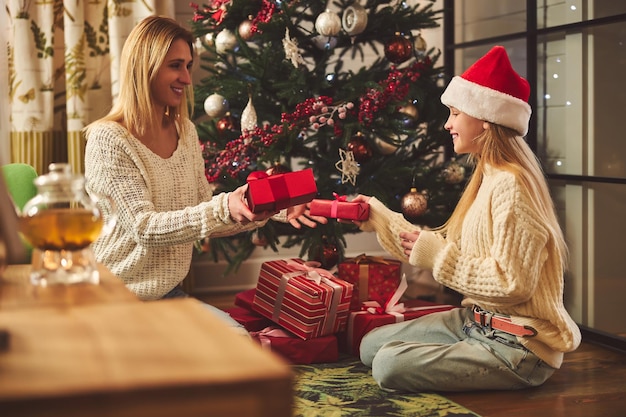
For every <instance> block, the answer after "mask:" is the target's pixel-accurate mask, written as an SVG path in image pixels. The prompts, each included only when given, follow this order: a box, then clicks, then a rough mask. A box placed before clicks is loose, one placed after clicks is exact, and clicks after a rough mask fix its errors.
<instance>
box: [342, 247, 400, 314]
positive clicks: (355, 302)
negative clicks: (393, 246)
mask: <svg viewBox="0 0 626 417" xmlns="http://www.w3.org/2000/svg"><path fill="white" fill-rule="evenodd" d="M401 274H402V263H401V262H400V261H398V260H396V259H386V258H382V257H378V256H366V255H359V256H357V257H355V258H348V259H345V260H344V261H343V262H341V263H339V265H337V275H338V276H339V278H341V279H343V280H344V281H348V282H350V283H352V284H353V285H354V289H353V291H352V299H351V301H350V310H351V311H355V310H360V309H361V304H362V303H363V302H364V301H377V302H379V303H380V304H385V303H386V302H387V300H388V299H389V298H390V297H391V296H392V295H393V293H394V292H395V291H396V288H397V287H398V285H399V283H400V278H401Z"/></svg>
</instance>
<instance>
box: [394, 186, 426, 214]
mask: <svg viewBox="0 0 626 417" xmlns="http://www.w3.org/2000/svg"><path fill="white" fill-rule="evenodd" d="M400 207H401V209H402V214H404V216H405V217H406V218H409V219H414V218H416V217H420V216H422V215H423V214H424V213H426V209H428V200H427V199H426V196H425V195H424V194H423V193H421V192H419V191H417V188H415V187H412V188H411V190H410V191H409V192H408V193H406V194H405V195H404V197H402V200H401V201H400Z"/></svg>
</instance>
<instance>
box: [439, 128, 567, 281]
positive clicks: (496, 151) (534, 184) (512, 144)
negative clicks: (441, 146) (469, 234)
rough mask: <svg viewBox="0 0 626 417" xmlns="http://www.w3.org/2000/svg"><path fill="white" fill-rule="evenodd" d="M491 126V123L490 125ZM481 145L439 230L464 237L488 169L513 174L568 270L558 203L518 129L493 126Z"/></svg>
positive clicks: (479, 138)
mask: <svg viewBox="0 0 626 417" xmlns="http://www.w3.org/2000/svg"><path fill="white" fill-rule="evenodd" d="M486 123H489V122H486ZM475 141H476V142H477V144H478V146H479V149H481V151H480V154H470V155H469V162H470V163H472V164H474V165H475V168H474V172H473V174H472V176H471V178H470V180H469V181H468V183H467V186H466V187H465V190H464V191H463V194H462V195H461V198H460V200H459V202H458V204H457V206H456V207H455V209H454V212H453V213H452V215H451V216H450V218H449V219H448V221H447V222H446V223H445V224H444V225H443V226H442V227H441V228H440V229H439V230H441V231H442V232H443V233H445V234H446V235H447V236H448V237H451V238H455V237H458V236H460V234H461V227H462V223H463V219H464V218H465V215H466V214H467V211H468V210H469V208H470V206H471V205H472V203H473V202H474V200H475V199H476V195H477V194H478V189H479V188H480V185H481V184H482V178H483V174H484V172H485V166H487V165H489V166H492V167H494V168H497V169H500V170H504V171H508V172H511V173H512V174H513V175H515V177H516V178H517V179H518V180H519V182H520V184H521V186H522V187H523V188H524V189H525V190H526V191H527V192H528V194H529V195H530V200H531V202H532V204H533V205H534V208H535V212H536V213H537V215H539V216H540V217H541V220H542V221H543V223H544V224H545V225H546V227H547V228H548V230H549V231H550V235H551V238H552V240H553V242H554V246H555V247H556V249H557V250H558V251H559V253H560V254H561V263H562V266H563V269H566V267H567V256H568V251H567V245H566V243H565V238H564V236H563V231H562V230H561V226H560V225H559V222H558V219H557V216H556V211H555V207H554V202H553V200H552V197H551V195H550V190H549V189H548V184H547V182H546V179H545V175H544V172H543V169H542V168H541V165H540V163H539V161H538V159H537V157H536V156H535V154H534V153H533V151H532V150H531V149H530V147H529V146H528V144H527V143H526V141H525V140H524V138H523V137H521V136H519V134H518V133H517V132H515V130H513V129H510V128H507V127H504V126H501V125H497V124H494V123H489V129H485V131H484V132H483V133H482V134H480V135H479V136H478V137H477V138H476V139H475Z"/></svg>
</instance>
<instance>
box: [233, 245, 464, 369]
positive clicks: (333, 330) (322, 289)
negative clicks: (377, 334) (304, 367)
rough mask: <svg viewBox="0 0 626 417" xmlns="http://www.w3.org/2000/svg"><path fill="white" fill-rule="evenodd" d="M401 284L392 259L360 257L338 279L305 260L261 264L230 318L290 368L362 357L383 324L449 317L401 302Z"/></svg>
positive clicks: (420, 303) (426, 305)
mask: <svg viewBox="0 0 626 417" xmlns="http://www.w3.org/2000/svg"><path fill="white" fill-rule="evenodd" d="M406 287H407V282H406V278H405V277H404V276H403V275H402V271H401V263H400V262H399V261H396V260H393V259H386V258H380V257H370V256H366V255H360V256H358V257H355V258H347V259H345V260H344V261H343V262H341V263H340V264H339V265H338V266H337V270H336V271H333V272H331V271H328V270H325V269H322V268H320V267H319V266H318V264H317V263H314V262H305V261H303V260H302V259H298V258H293V259H278V260H274V261H269V262H264V263H263V264H262V265H261V270H260V272H259V277H258V283H257V286H256V288H252V289H250V290H247V291H243V292H240V293H238V294H237V295H236V296H235V306H234V307H233V308H230V309H227V312H228V313H230V315H231V316H232V317H233V318H234V319H235V320H237V321H238V322H239V323H241V324H242V325H243V326H244V327H245V328H246V329H247V330H248V332H249V333H250V335H251V336H252V338H253V339H254V340H256V341H257V342H258V343H259V344H260V345H261V346H262V347H264V348H267V349H270V350H272V351H274V352H275V353H277V354H278V355H280V356H282V357H283V358H285V359H286V360H287V361H289V362H291V363H293V364H309V363H323V362H336V361H337V360H339V357H340V355H341V354H347V355H353V356H356V357H358V356H359V345H360V343H361V339H362V338H363V336H365V334H366V333H367V332H369V331H371V330H372V329H375V328H376V327H380V326H383V325H385V324H391V323H397V322H401V321H406V320H413V319H416V318H418V317H421V316H424V315H426V314H431V313H435V312H438V311H446V310H450V309H452V308H454V306H452V305H447V304H437V303H434V302H431V301H424V300H404V299H403V297H402V296H403V293H404V291H405V290H406Z"/></svg>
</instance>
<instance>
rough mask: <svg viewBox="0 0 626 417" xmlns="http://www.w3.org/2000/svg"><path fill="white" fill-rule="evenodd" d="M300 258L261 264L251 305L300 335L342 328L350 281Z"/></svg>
mask: <svg viewBox="0 0 626 417" xmlns="http://www.w3.org/2000/svg"><path fill="white" fill-rule="evenodd" d="M318 266H319V264H317V263H312V262H304V261H303V260H302V259H297V258H294V259H289V260H275V261H269V262H264V263H263V264H262V265H261V271H260V273H259V280H258V283H257V287H256V292H255V294H254V301H253V303H252V309H253V310H254V311H256V312H258V313H260V314H261V315H263V316H265V317H267V318H269V319H271V320H272V321H273V322H275V323H276V324H278V325H280V326H282V327H283V328H285V329H287V330H289V331H290V332H292V333H293V334H295V335H296V336H298V337H300V338H301V339H304V340H307V339H311V338H314V337H319V336H325V335H329V334H334V333H337V332H340V331H343V330H344V329H345V326H346V321H347V318H348V310H349V306H350V299H351V297H352V288H353V285H352V284H351V283H349V282H346V281H343V280H341V279H339V278H337V277H335V276H333V275H332V274H331V273H330V272H329V271H327V270H325V269H321V268H318Z"/></svg>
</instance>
